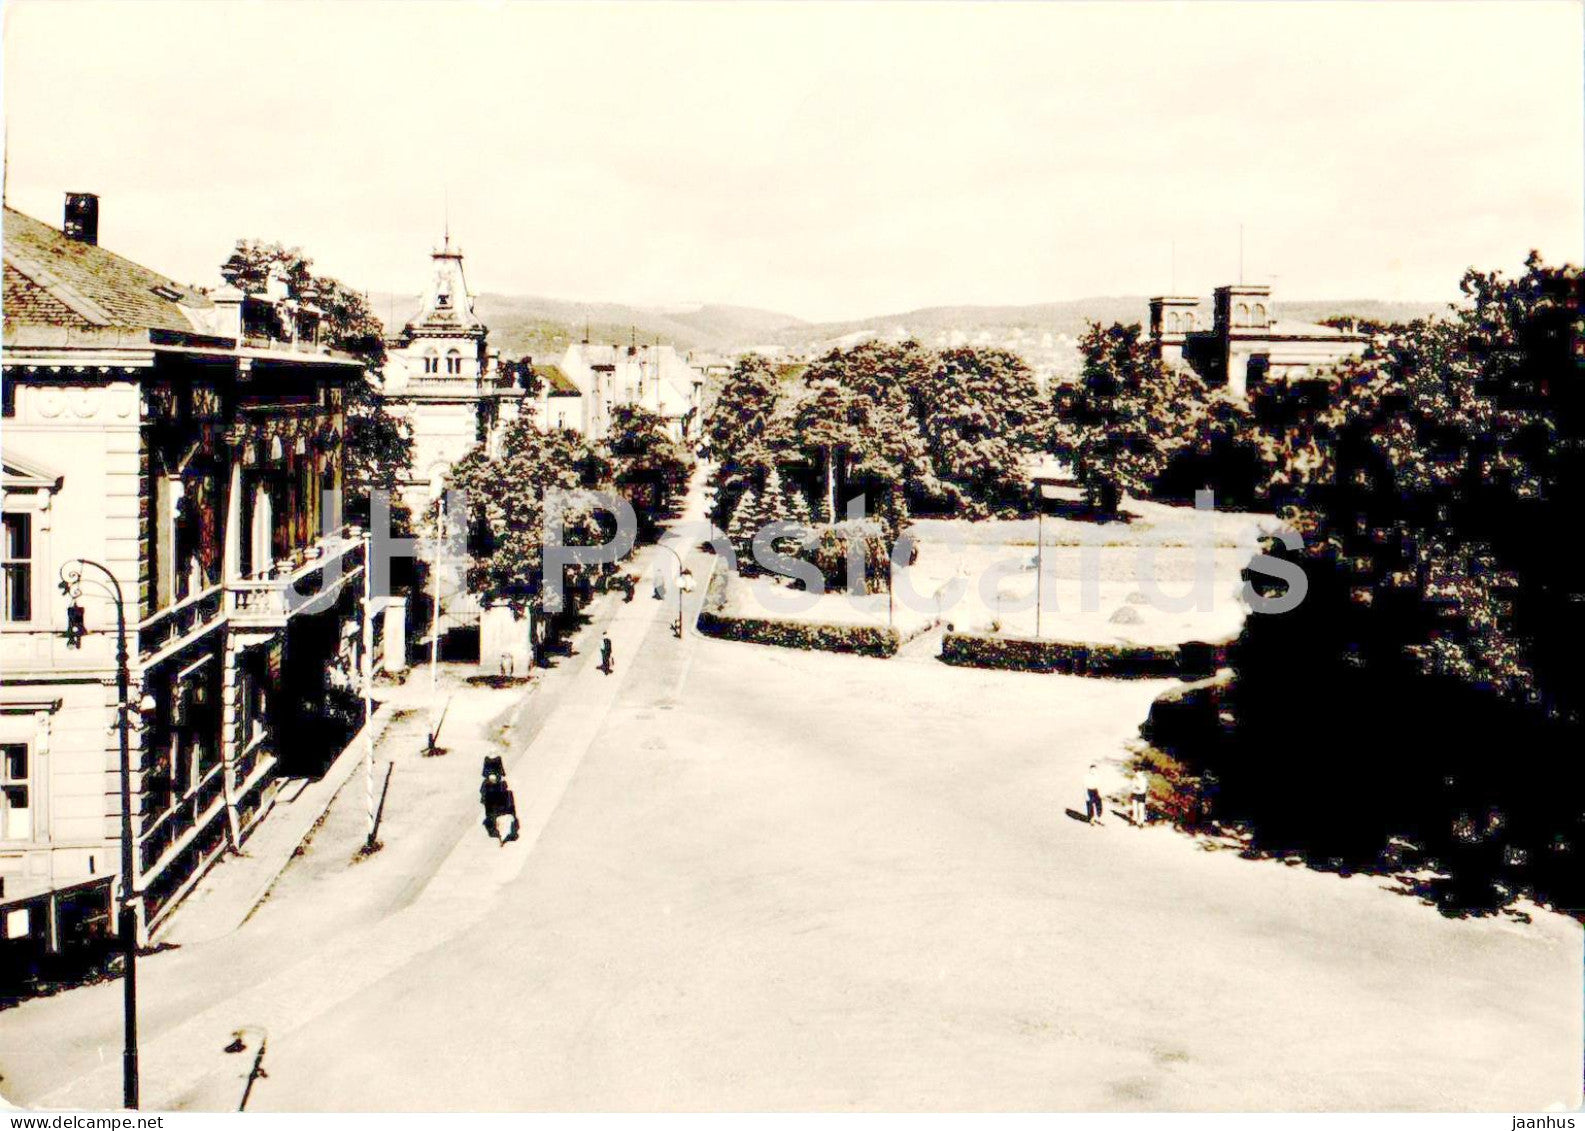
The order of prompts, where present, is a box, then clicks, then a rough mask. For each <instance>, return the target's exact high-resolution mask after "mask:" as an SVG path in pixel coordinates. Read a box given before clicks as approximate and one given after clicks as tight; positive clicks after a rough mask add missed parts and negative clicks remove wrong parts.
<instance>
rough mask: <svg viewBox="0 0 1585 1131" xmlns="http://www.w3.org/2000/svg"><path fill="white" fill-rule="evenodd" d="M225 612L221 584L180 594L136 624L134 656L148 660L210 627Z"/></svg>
mask: <svg viewBox="0 0 1585 1131" xmlns="http://www.w3.org/2000/svg"><path fill="white" fill-rule="evenodd" d="M225 614H226V601H225V586H223V585H212V586H210V587H209V588H208V589H204V590H201V591H200V592H197V593H194V594H192V595H191V596H189V597H184V598H183V599H182V600H180V601H178V602H176V604H174V605H171V606H170V607H169V608H165V609H161V610H160V611H159V612H157V613H155V614H154V615H153V616H151V617H148V618H147V619H145V620H144V621H142V622H141V623H139V624H138V658H139V659H140V660H142V661H143V662H144V663H150V662H151V661H152V660H153V658H154V657H156V656H158V655H159V654H160V653H162V652H166V651H169V650H172V649H175V648H179V647H181V646H182V645H183V644H184V643H186V642H187V641H188V640H190V639H192V638H193V637H195V636H198V635H199V634H201V633H203V632H204V631H206V630H208V629H209V628H211V627H213V626H214V625H215V624H217V623H218V622H219V621H220V620H221V619H222V618H223V617H224V616H225Z"/></svg>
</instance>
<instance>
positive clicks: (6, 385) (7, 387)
mask: <svg viewBox="0 0 1585 1131" xmlns="http://www.w3.org/2000/svg"><path fill="white" fill-rule="evenodd" d="M16 414H17V385H16V382H15V381H12V380H10V379H8V378H5V377H0V416H4V417H5V418H6V419H8V420H9V419H10V418H11V417H13V416H15V415H16Z"/></svg>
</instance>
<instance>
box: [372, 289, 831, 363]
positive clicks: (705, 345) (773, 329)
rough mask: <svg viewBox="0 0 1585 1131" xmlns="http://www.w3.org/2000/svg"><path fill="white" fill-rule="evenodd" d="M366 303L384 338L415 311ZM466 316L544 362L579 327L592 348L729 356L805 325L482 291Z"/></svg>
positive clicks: (407, 305)
mask: <svg viewBox="0 0 1585 1131" xmlns="http://www.w3.org/2000/svg"><path fill="white" fill-rule="evenodd" d="M370 302H371V304H373V306H374V312H375V314H377V315H378V316H379V317H380V318H381V319H382V320H383V321H384V322H385V323H386V331H387V333H391V332H394V331H395V330H397V329H400V327H401V325H402V323H403V322H405V321H406V320H407V319H408V318H409V317H410V316H411V315H412V313H413V311H414V310H415V309H416V308H417V298H416V297H415V296H392V295H389V294H375V295H371V296H370ZM474 310H475V311H476V312H477V313H478V315H479V317H480V318H482V319H484V322H485V324H486V325H487V326H489V327H490V344H491V345H492V346H493V347H494V348H496V349H499V350H500V351H501V353H502V354H503V355H506V356H509V357H523V356H528V357H537V358H542V359H545V360H550V359H552V358H554V357H556V356H558V355H559V354H561V353H562V352H564V351H565V350H566V348H567V345H568V344H569V343H570V342H573V341H576V340H580V339H581V338H582V337H583V335H584V332H585V328H587V331H588V334H589V338H590V340H591V341H596V342H626V341H628V340H629V339H636V340H637V341H640V342H655V341H658V342H660V343H662V344H665V345H672V346H675V347H677V348H678V349H680V350H705V351H709V352H733V351H736V350H740V349H744V348H747V347H749V346H753V345H761V344H766V343H774V342H777V341H779V340H780V336H781V335H783V334H792V335H797V334H798V333H799V331H800V328H801V327H803V326H806V325H807V323H805V322H803V321H802V320H801V319H798V318H794V317H793V316H792V315H790V314H777V313H776V312H774V311H769V310H755V309H754V308H752V307H747V306H728V305H725V304H719V303H707V304H704V305H690V306H677V307H664V308H662V307H646V306H628V305H626V304H623V303H616V302H569V301H566V300H562V299H552V298H540V297H538V296H534V295H500V294H491V293H488V292H487V293H485V294H481V295H478V296H476V297H475V301H474ZM393 311H394V316H393Z"/></svg>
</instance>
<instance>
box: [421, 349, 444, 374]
mask: <svg viewBox="0 0 1585 1131" xmlns="http://www.w3.org/2000/svg"><path fill="white" fill-rule="evenodd" d="M424 372H425V373H439V372H440V355H439V354H437V353H436V352H435V347H434V346H430V347H429V348H428V349H427V350H425V351H424Z"/></svg>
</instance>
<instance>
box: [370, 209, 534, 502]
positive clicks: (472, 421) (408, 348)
mask: <svg viewBox="0 0 1585 1131" xmlns="http://www.w3.org/2000/svg"><path fill="white" fill-rule="evenodd" d="M431 259H432V260H433V261H434V276H433V280H432V282H431V284H430V287H429V290H428V291H427V292H426V293H425V294H424V296H423V297H422V298H421V299H420V302H419V308H418V312H417V313H416V314H414V315H413V317H412V318H411V319H409V320H408V322H407V324H406V325H405V326H403V327H402V330H401V333H399V334H397V335H396V336H395V337H393V338H391V339H390V340H388V341H387V342H386V364H385V372H384V381H383V389H382V397H383V399H384V401H385V404H386V407H387V409H388V410H389V411H390V412H391V413H392V414H393V415H396V416H400V417H402V418H404V419H405V420H407V421H408V423H409V424H410V425H411V426H412V429H413V475H412V478H411V480H410V482H409V483H408V484H407V487H408V492H407V493H408V495H409V503H410V505H412V506H414V508H415V509H418V508H420V507H422V506H423V505H424V504H425V503H427V502H428V501H429V499H431V498H432V497H433V496H434V495H435V494H437V493H438V491H439V489H440V485H441V484H442V483H443V482H444V480H445V477H446V473H447V471H448V470H449V469H450V467H451V465H452V464H454V463H456V462H457V461H458V460H459V459H461V458H462V457H463V456H465V455H467V454H468V452H470V451H471V450H473V448H474V446H475V445H477V444H481V443H490V442H491V441H492V440H493V439H494V437H495V435H496V434H497V431H498V426H499V425H500V424H502V423H504V422H505V421H508V420H511V419H513V418H514V417H515V416H516V415H517V413H518V411H519V408H520V406H521V404H522V402H523V390H522V388H521V387H520V385H519V383H518V382H517V381H516V380H515V379H514V378H513V377H512V376H511V375H510V374H509V373H508V372H506V371H505V370H504V369H503V368H502V367H501V366H500V364H499V359H498V358H497V356H496V354H495V353H494V352H492V351H491V350H490V347H489V337H490V331H489V328H488V327H486V326H485V324H484V323H483V322H482V321H481V320H480V319H479V316H478V315H477V314H475V313H474V309H473V295H472V294H471V293H470V292H469V290H468V281H467V277H466V275H465V274H464V273H463V267H462V249H461V248H457V247H453V246H452V244H451V237H450V234H449V233H448V234H447V236H446V238H445V240H444V241H443V242H442V244H441V246H440V247H438V248H436V249H435V251H434V252H432V253H431Z"/></svg>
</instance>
